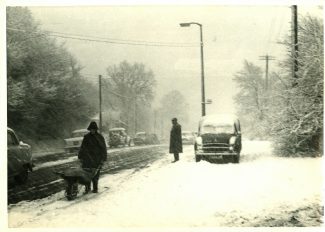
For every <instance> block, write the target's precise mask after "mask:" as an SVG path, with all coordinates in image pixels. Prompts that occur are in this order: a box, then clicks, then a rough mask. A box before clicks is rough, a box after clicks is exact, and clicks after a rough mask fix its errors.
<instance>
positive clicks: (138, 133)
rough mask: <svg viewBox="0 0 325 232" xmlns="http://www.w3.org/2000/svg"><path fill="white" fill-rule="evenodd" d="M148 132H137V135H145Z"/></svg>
mask: <svg viewBox="0 0 325 232" xmlns="http://www.w3.org/2000/svg"><path fill="white" fill-rule="evenodd" d="M144 134H146V132H137V133H136V135H144Z"/></svg>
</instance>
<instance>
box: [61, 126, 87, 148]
mask: <svg viewBox="0 0 325 232" xmlns="http://www.w3.org/2000/svg"><path fill="white" fill-rule="evenodd" d="M88 132H89V131H88V130H87V129H80V130H74V131H72V133H71V138H68V139H65V140H64V141H65V147H64V150H65V151H66V152H67V153H74V152H78V151H79V148H80V146H81V143H82V140H83V138H84V136H85V134H87V133H88Z"/></svg>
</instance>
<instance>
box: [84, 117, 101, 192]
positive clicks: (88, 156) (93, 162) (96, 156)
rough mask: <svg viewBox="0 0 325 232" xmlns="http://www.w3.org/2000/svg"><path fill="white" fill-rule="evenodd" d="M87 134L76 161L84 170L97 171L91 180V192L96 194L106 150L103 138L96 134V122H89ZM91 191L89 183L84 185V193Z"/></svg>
mask: <svg viewBox="0 0 325 232" xmlns="http://www.w3.org/2000/svg"><path fill="white" fill-rule="evenodd" d="M87 130H89V133H87V134H86V135H85V136H84V138H83V140H82V144H81V147H80V150H79V153H78V159H80V161H81V163H82V168H84V169H87V168H88V169H94V168H95V169H98V171H97V173H96V175H95V176H94V177H93V179H92V183H93V192H94V193H97V192H98V180H99V175H100V169H101V167H102V165H103V163H104V161H106V160H107V148H106V142H105V139H104V137H103V136H102V135H101V134H100V133H98V126H97V123H96V122H91V123H90V124H89V126H88V128H87ZM90 190H91V188H90V183H89V185H86V189H85V193H88V192H89V191H90Z"/></svg>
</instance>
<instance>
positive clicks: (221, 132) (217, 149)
mask: <svg viewBox="0 0 325 232" xmlns="http://www.w3.org/2000/svg"><path fill="white" fill-rule="evenodd" d="M241 148H242V143H241V129H240V122H239V120H238V119H237V118H236V117H235V116H232V115H208V116H204V117H202V118H201V120H200V122H199V131H198V136H197V138H196V141H195V145H194V150H195V160H196V162H199V161H200V160H201V159H207V160H214V159H224V160H226V161H231V162H234V163H239V159H240V151H241Z"/></svg>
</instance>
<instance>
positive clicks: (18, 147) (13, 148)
mask: <svg viewBox="0 0 325 232" xmlns="http://www.w3.org/2000/svg"><path fill="white" fill-rule="evenodd" d="M7 146H8V152H7V157H8V178H14V179H15V180H16V181H17V182H18V183H20V184H23V183H25V182H26V181H27V179H28V172H29V171H32V170H33V166H34V165H33V156H32V151H31V146H30V145H28V144H26V143H24V142H22V141H19V139H18V137H17V135H16V133H15V131H14V130H12V129H10V128H7Z"/></svg>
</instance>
